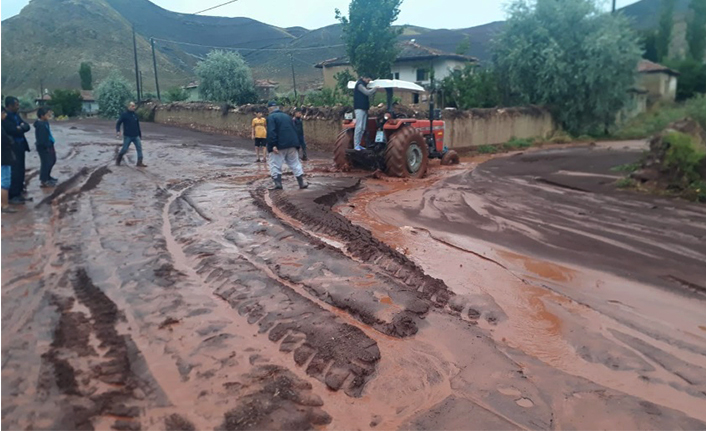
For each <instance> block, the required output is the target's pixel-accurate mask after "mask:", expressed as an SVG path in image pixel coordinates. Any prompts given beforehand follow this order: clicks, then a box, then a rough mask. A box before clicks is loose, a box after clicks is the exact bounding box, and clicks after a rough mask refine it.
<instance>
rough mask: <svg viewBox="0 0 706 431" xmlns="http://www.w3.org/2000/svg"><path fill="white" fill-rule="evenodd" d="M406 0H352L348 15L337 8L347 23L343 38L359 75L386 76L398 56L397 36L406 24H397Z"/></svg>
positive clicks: (339, 17) (341, 17)
mask: <svg viewBox="0 0 706 431" xmlns="http://www.w3.org/2000/svg"><path fill="white" fill-rule="evenodd" d="M400 4H402V0H351V3H350V5H349V7H348V17H346V16H344V15H343V14H342V13H341V11H340V10H338V9H336V19H337V20H338V21H340V22H341V26H342V27H343V41H344V43H345V44H346V53H347V54H348V58H349V59H350V62H351V65H353V69H354V70H355V71H356V73H357V74H358V75H359V76H369V77H371V78H374V79H375V78H386V77H388V76H389V75H390V70H391V68H392V63H393V62H394V61H395V59H397V54H398V53H399V48H398V47H397V37H398V36H399V35H400V34H402V30H403V28H393V27H392V23H394V22H395V21H397V17H398V15H399V14H400Z"/></svg>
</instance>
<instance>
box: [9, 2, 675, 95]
mask: <svg viewBox="0 0 706 431" xmlns="http://www.w3.org/2000/svg"><path fill="white" fill-rule="evenodd" d="M659 4H660V2H659V0H641V1H639V2H637V3H634V4H633V5H630V6H627V7H626V8H623V9H622V11H623V13H625V14H626V15H628V16H631V17H632V18H633V20H634V21H635V26H636V28H638V29H644V28H650V27H652V26H654V25H655V23H656V22H657V20H658V18H659V17H658V12H655V11H659ZM687 5H688V0H678V2H677V13H678V14H683V12H684V11H685V10H686V7H687ZM46 16H51V17H52V19H51V20H47V19H46V18H45V17H46ZM133 25H134V27H135V31H136V33H137V43H138V59H139V61H140V68H141V70H142V72H143V87H144V88H145V90H146V91H148V92H154V90H155V85H154V72H153V68H152V57H151V48H150V46H149V44H150V42H149V41H150V38H155V39H156V41H157V42H156V49H157V57H158V58H157V62H158V71H159V78H160V87H161V89H162V90H166V89H167V88H170V87H173V86H177V85H184V84H186V83H187V82H189V81H190V80H192V79H193V76H194V74H193V68H194V66H195V65H196V63H197V62H198V61H199V60H200V59H202V58H204V57H205V56H206V55H207V54H208V52H209V51H210V50H211V47H223V48H231V49H235V48H238V50H239V52H241V54H242V55H243V57H244V58H245V59H246V61H247V62H248V63H249V65H250V66H251V68H252V69H253V76H254V77H255V78H256V79H271V80H274V81H278V82H280V90H288V89H290V88H291V87H292V85H291V74H292V67H293V68H294V71H295V73H296V75H297V87H298V88H299V90H304V89H307V88H316V87H317V86H318V85H320V83H321V82H322V76H321V71H320V70H318V69H315V68H314V67H313V66H314V65H315V64H316V63H318V62H321V61H323V60H326V59H330V58H335V57H340V56H343V55H345V48H344V47H342V46H338V45H341V44H342V42H341V27H340V25H339V24H332V25H329V26H326V27H322V28H319V29H313V30H309V29H306V28H303V27H298V26H293V27H287V28H281V27H277V26H272V25H269V24H266V23H262V22H259V21H257V20H253V19H250V18H244V17H234V18H228V17H213V16H202V15H189V14H182V13H178V12H172V11H169V10H167V9H164V8H162V7H160V6H157V5H155V4H154V3H152V2H150V1H148V0H33V1H32V2H31V3H30V4H28V5H27V6H26V7H25V8H24V9H23V10H22V12H21V13H20V14H19V15H16V16H14V17H11V18H8V19H6V20H4V21H3V22H2V36H3V39H4V40H5V43H4V44H3V50H2V61H3V66H5V67H3V71H4V72H5V73H3V76H2V89H3V94H9V93H10V92H13V93H15V94H22V93H23V92H24V91H25V90H26V89H28V88H34V89H38V88H39V83H40V81H41V82H43V83H44V86H45V88H50V89H54V88H60V87H68V88H77V87H78V85H79V78H78V68H79V65H80V63H81V62H82V61H87V62H90V63H92V64H93V75H94V78H95V79H94V80H95V83H97V82H99V81H100V79H102V78H103V77H105V76H106V75H107V73H109V72H110V70H112V69H118V70H119V71H120V72H121V73H122V74H123V75H124V76H125V77H126V78H127V79H128V80H130V81H131V82H134V76H135V73H134V64H133V53H132V26H133ZM502 26H503V22H502V21H497V22H491V23H487V24H483V25H480V26H475V27H469V28H464V29H428V28H424V27H420V26H406V27H405V30H404V32H403V34H402V36H400V40H410V39H415V40H416V41H417V42H418V43H419V44H421V45H425V46H429V47H431V48H435V49H438V50H441V51H447V52H454V51H455V49H456V47H457V46H458V44H459V43H460V42H461V41H462V40H464V39H468V40H469V41H470V49H469V51H468V52H467V54H468V55H471V56H474V57H477V58H479V59H480V60H481V61H482V60H487V59H489V58H490V48H489V46H490V41H491V39H492V37H493V35H494V34H495V33H496V32H497V31H499V30H501V29H502ZM290 54H291V59H290Z"/></svg>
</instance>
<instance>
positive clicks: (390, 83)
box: [348, 79, 426, 93]
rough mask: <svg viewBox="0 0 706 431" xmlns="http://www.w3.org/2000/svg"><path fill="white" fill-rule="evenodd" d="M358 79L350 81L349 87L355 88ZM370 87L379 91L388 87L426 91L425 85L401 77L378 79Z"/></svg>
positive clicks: (350, 88)
mask: <svg viewBox="0 0 706 431" xmlns="http://www.w3.org/2000/svg"><path fill="white" fill-rule="evenodd" d="M355 84H356V81H349V82H348V89H349V90H354V89H355ZM368 88H375V89H377V91H386V90H387V89H388V88H390V89H393V90H394V91H396V92H410V93H424V92H425V91H426V90H425V89H424V87H422V86H420V85H417V84H415V83H414V82H409V81H400V80H399V79H376V80H375V81H371V82H370V84H368Z"/></svg>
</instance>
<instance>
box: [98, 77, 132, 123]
mask: <svg viewBox="0 0 706 431" xmlns="http://www.w3.org/2000/svg"><path fill="white" fill-rule="evenodd" d="M96 92H97V97H96V101H97V102H98V106H99V107H100V112H101V115H103V116H104V117H107V118H116V117H118V116H119V115H120V113H121V112H123V111H124V110H125V107H126V106H127V104H128V102H129V101H130V100H131V99H133V97H134V94H133V92H132V90H131V89H130V84H128V82H127V80H126V79H125V78H123V77H122V75H120V73H119V72H118V71H116V70H114V71H112V72H111V73H110V75H108V77H107V78H106V79H104V80H103V81H102V82H101V83H100V85H98V88H97V89H96Z"/></svg>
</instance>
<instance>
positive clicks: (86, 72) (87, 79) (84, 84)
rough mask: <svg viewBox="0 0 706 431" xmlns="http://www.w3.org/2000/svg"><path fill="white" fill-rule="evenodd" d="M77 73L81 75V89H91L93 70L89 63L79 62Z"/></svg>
mask: <svg viewBox="0 0 706 431" xmlns="http://www.w3.org/2000/svg"><path fill="white" fill-rule="evenodd" d="M78 75H79V76H80V77H81V90H93V72H92V71H91V65H90V64H89V63H81V67H79V69H78Z"/></svg>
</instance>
